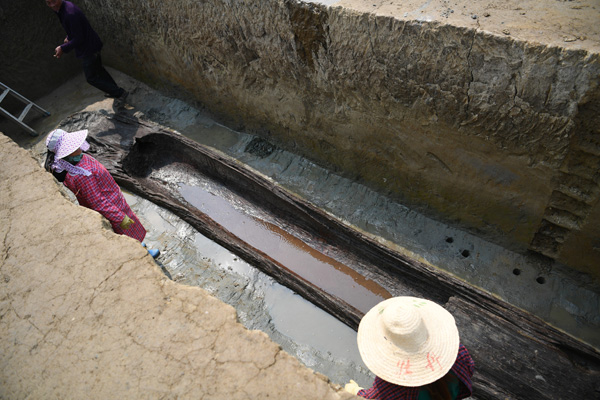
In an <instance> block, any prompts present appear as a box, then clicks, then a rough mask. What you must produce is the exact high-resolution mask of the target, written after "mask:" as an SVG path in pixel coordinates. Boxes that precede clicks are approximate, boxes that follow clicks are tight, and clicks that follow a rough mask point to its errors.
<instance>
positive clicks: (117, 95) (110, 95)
mask: <svg viewBox="0 0 600 400" xmlns="http://www.w3.org/2000/svg"><path fill="white" fill-rule="evenodd" d="M125 92H126V90H125V89H123V88H121V90H120V91H119V94H110V93H104V97H108V98H109V99H118V98H120V97H121V96H123V93H125Z"/></svg>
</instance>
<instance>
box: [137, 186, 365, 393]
mask: <svg viewBox="0 0 600 400" xmlns="http://www.w3.org/2000/svg"><path fill="white" fill-rule="evenodd" d="M210 196H212V195H210ZM125 197H126V199H127V202H128V203H129V204H130V206H131V207H132V209H133V210H134V211H135V213H136V214H137V215H138V217H139V218H140V219H141V221H142V223H143V224H144V226H145V227H146V228H147V229H148V234H147V236H146V239H145V242H146V243H147V244H148V245H149V247H153V248H160V250H161V256H160V257H159V258H158V260H157V263H158V264H159V265H160V266H161V267H162V268H163V270H164V271H166V272H167V273H168V274H169V275H170V276H171V278H172V279H173V280H175V281H178V282H180V283H182V284H187V285H194V286H199V287H201V288H203V289H205V290H207V291H209V292H210V293H212V294H213V295H214V296H216V297H217V298H219V299H220V300H222V301H224V302H226V303H228V304H230V305H231V306H233V307H234V308H235V309H236V311H237V314H238V318H239V320H240V322H241V323H242V324H244V326H246V327H247V328H248V329H258V330H262V331H263V332H265V333H267V334H268V335H269V337H270V338H271V339H272V340H273V341H275V342H276V343H278V344H279V345H280V346H281V347H282V348H283V349H284V350H285V351H287V352H288V353H289V354H291V355H293V356H295V357H296V358H298V359H299V360H300V361H301V362H302V363H303V364H304V365H306V366H308V367H309V368H311V369H313V370H315V371H317V372H320V373H322V374H323V375H325V376H327V377H328V378H329V379H330V380H331V381H332V382H334V383H338V384H340V385H343V384H345V383H347V382H348V380H350V379H354V380H355V381H357V382H358V383H359V385H361V386H364V387H368V386H370V384H371V383H372V381H373V375H372V374H371V373H370V371H369V370H368V369H367V368H366V366H365V365H364V364H363V362H362V360H361V358H360V354H359V353H358V348H357V345H356V332H355V331H354V330H352V329H351V328H349V327H347V326H346V325H345V324H343V323H341V322H340V321H338V320H337V319H336V318H334V317H332V316H331V315H329V314H328V313H326V312H324V311H323V310H321V309H319V308H318V307H316V306H314V305H313V304H312V303H310V302H308V301H306V300H305V299H304V298H302V297H301V296H299V295H297V294H296V293H294V292H293V291H291V290H290V289H288V288H286V287H284V286H282V285H280V284H278V283H277V282H275V281H274V280H273V279H272V278H270V277H269V276H267V275H265V274H263V273H262V272H260V271H259V270H257V269H256V268H254V267H253V266H252V265H250V264H248V263H246V262H245V261H243V260H241V259H240V258H239V257H237V256H236V255H235V254H233V253H231V252H229V251H228V250H226V249H224V248H223V247H221V246H219V245H218V244H216V243H215V242H213V241H211V240H210V239H208V238H206V237H205V236H203V235H202V234H200V233H198V232H197V231H196V230H195V229H194V228H192V227H191V226H190V225H188V224H187V223H185V222H184V221H182V220H181V219H179V218H178V217H177V216H175V215H174V214H172V213H170V212H168V211H166V210H164V209H162V208H160V207H158V206H156V205H154V204H153V203H151V202H150V201H148V200H145V199H143V198H141V197H138V196H136V195H133V194H130V193H127V192H125ZM225 206H227V205H225Z"/></svg>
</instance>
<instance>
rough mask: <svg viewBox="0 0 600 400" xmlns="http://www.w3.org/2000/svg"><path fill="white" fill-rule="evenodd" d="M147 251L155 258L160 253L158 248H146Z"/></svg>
mask: <svg viewBox="0 0 600 400" xmlns="http://www.w3.org/2000/svg"><path fill="white" fill-rule="evenodd" d="M148 253H149V254H150V255H151V256H152V258H156V257H158V256H159V255H160V250H159V249H148Z"/></svg>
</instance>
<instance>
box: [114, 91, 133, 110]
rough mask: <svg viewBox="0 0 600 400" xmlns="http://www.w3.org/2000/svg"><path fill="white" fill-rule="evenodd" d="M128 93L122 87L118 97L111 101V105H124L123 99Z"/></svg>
mask: <svg viewBox="0 0 600 400" xmlns="http://www.w3.org/2000/svg"><path fill="white" fill-rule="evenodd" d="M128 94H129V92H128V91H127V90H125V89H123V92H121V95H120V96H119V97H116V98H115V101H114V102H113V105H114V106H115V107H123V106H125V99H126V98H127V95H128Z"/></svg>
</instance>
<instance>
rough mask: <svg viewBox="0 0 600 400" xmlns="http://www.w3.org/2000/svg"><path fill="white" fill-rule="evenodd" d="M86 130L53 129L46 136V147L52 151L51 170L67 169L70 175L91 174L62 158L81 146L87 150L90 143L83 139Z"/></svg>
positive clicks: (83, 149)
mask: <svg viewBox="0 0 600 400" xmlns="http://www.w3.org/2000/svg"><path fill="white" fill-rule="evenodd" d="M87 134H88V130H87V129H84V130H81V131H76V132H67V131H64V130H62V129H55V130H53V131H52V132H50V133H49V134H48V136H47V137H46V147H47V148H48V150H50V151H51V152H53V153H54V162H53V163H52V170H54V171H56V172H62V171H65V170H66V171H67V172H69V173H70V174H72V175H85V176H89V175H91V172H90V171H88V170H86V169H84V168H81V167H77V166H75V165H72V164H70V163H68V162H67V161H65V160H63V158H64V157H66V156H68V155H69V154H71V153H73V152H74V151H76V150H77V149H79V148H81V150H82V151H87V150H89V148H90V144H89V143H88V142H87V141H86V140H85V138H86V137H87Z"/></svg>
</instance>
